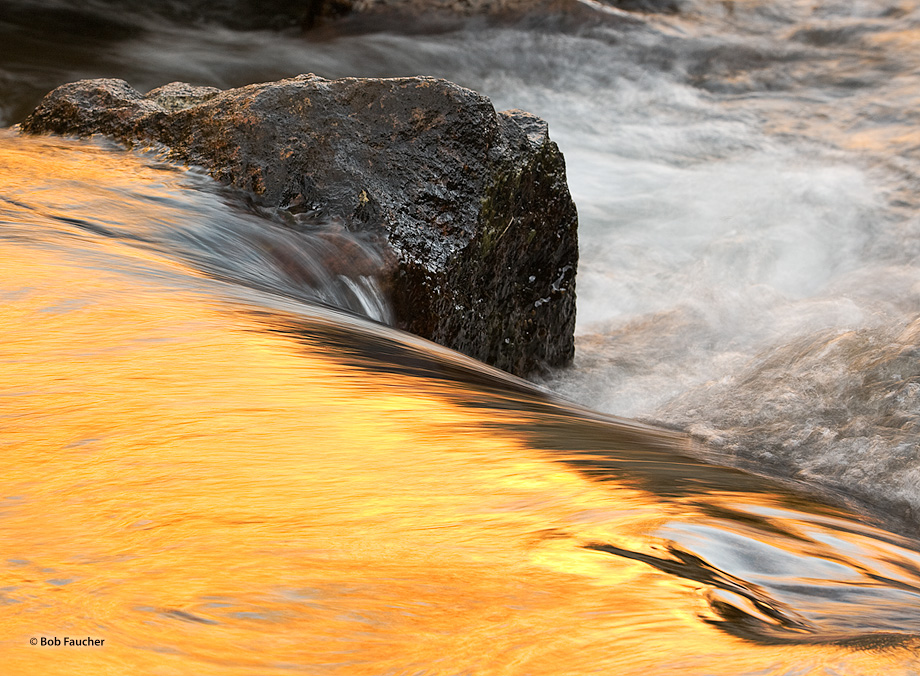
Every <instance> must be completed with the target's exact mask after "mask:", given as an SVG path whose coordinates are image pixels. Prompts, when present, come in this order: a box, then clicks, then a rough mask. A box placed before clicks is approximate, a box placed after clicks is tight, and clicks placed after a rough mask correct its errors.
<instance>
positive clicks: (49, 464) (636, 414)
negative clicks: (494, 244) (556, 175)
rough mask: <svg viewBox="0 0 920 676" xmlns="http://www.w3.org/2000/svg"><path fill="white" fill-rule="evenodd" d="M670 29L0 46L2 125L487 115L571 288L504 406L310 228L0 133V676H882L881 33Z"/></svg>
mask: <svg viewBox="0 0 920 676" xmlns="http://www.w3.org/2000/svg"><path fill="white" fill-rule="evenodd" d="M678 4H679V9H680V11H679V12H677V13H676V14H660V15H652V14H638V13H631V12H626V11H623V10H621V9H616V8H614V9H611V8H609V7H608V8H607V10H606V11H604V10H603V8H601V9H597V10H596V11H597V16H596V17H595V18H585V17H586V16H588V17H590V16H591V15H585V14H583V13H581V14H578V15H577V17H576V18H572V17H570V18H569V19H559V18H558V17H556V18H553V17H544V16H533V17H530V18H529V19H528V20H526V21H518V22H515V23H510V24H509V23H500V22H494V21H493V22H486V21H484V20H478V19H473V20H469V21H462V22H459V21H455V22H448V23H446V24H437V25H422V26H420V27H417V28H416V29H412V30H398V29H397V27H394V26H390V27H388V28H387V29H386V30H371V31H370V32H367V27H366V26H365V27H363V28H362V30H363V31H364V32H362V33H361V34H352V33H350V32H349V31H348V30H346V29H344V28H343V29H341V30H333V29H325V30H323V31H322V32H321V33H306V34H301V33H299V32H293V31H281V32H277V31H276V32H271V31H268V30H260V31H241V30H235V29H232V28H227V27H225V26H216V25H211V24H208V23H206V22H199V23H194V22H193V23H189V22H183V23H180V22H178V21H176V20H175V18H174V17H171V16H170V15H168V14H163V15H158V16H154V15H152V14H150V13H149V12H148V10H147V9H146V8H143V7H141V6H140V4H137V5H135V4H130V3H128V5H127V6H129V8H133V9H131V11H128V10H124V11H123V12H121V13H117V14H115V13H112V12H113V6H112V4H111V3H105V2H99V3H95V4H93V3H90V4H88V5H86V6H85V7H82V8H81V6H80V5H78V4H70V3H68V2H64V1H61V2H59V3H53V4H51V5H42V4H40V3H39V4H31V3H28V2H23V3H15V5H14V7H15V9H16V11H7V13H6V14H0V20H2V21H0V31H2V32H3V34H4V38H5V40H6V42H7V44H8V45H9V46H10V50H9V52H8V55H7V56H4V57H3V61H2V62H0V71H2V82H0V92H2V95H3V107H2V110H3V113H4V116H5V118H4V122H5V123H6V124H9V125H12V124H14V123H15V122H17V121H18V120H19V119H21V117H22V116H23V115H24V113H25V112H27V111H28V110H29V108H30V107H31V106H33V105H34V104H35V103H36V97H38V96H40V95H41V94H43V93H44V92H46V91H47V90H48V89H50V88H51V87H53V86H55V85H56V84H59V83H61V82H64V81H66V80H71V79H74V78H77V77H88V76H112V77H123V78H125V79H127V80H128V81H130V82H131V83H132V84H134V85H135V86H137V87H139V88H141V89H144V88H151V87H154V86H158V85H161V84H163V83H165V82H168V81H171V80H188V81H193V82H195V83H196V84H208V85H216V86H222V87H226V86H232V85H238V84H244V83H246V82H253V81H260V80H267V79H272V78H275V77H282V76H290V75H294V74H297V73H300V72H316V73H318V74H320V75H322V76H326V77H335V76H343V75H356V76H396V75H412V74H426V75H435V76H440V77H446V78H448V79H451V80H453V81H456V82H458V83H459V84H461V85H464V86H468V87H471V88H473V89H476V90H477V91H481V92H483V93H485V94H487V95H489V96H490V97H491V98H492V99H493V101H494V102H495V105H496V108H499V109H502V108H510V107H515V108H522V109H526V110H530V111H532V112H534V113H536V114H539V115H540V116H542V117H544V118H545V119H547V120H548V121H549V124H550V127H551V129H552V133H553V137H554V138H555V139H557V140H558V142H559V144H560V146H561V148H562V149H563V151H564V152H565V154H566V159H567V164H568V175H569V182H570V185H571V189H572V193H573V196H574V197H575V200H576V203H577V204H578V207H579V214H580V239H581V247H582V251H581V264H580V265H581V267H580V269H579V275H578V294H579V325H578V332H577V343H576V345H577V353H576V359H575V364H574V366H573V367H572V368H569V369H564V370H560V371H558V372H553V373H549V374H547V375H545V376H544V377H543V378H542V380H541V381H540V382H539V384H538V385H534V384H531V383H526V382H524V381H521V380H518V379H516V378H513V377H511V376H508V375H505V374H503V373H501V372H499V371H497V370H495V369H491V368H489V367H487V366H484V365H482V364H479V363H477V362H475V361H473V360H471V359H469V358H466V357H463V356H461V355H458V354H456V353H452V352H451V351H449V350H447V349H445V348H441V347H438V346H435V345H433V344H430V343H427V342H425V341H423V340H421V339H418V338H414V337H412V336H409V335H407V334H403V333H401V332H399V331H397V330H395V329H392V328H390V327H389V326H388V323H389V322H390V319H391V314H390V309H389V305H388V301H387V298H386V295H385V293H384V292H382V291H381V290H380V289H378V288H377V286H376V284H375V282H374V279H373V275H372V274H371V272H370V271H372V270H373V269H374V266H376V265H377V264H378V263H379V261H378V258H377V257H378V253H377V252H376V251H375V249H374V246H373V244H372V243H371V242H368V241H364V240H362V238H361V237H360V236H359V235H355V234H353V233H350V232H348V231H346V230H345V229H344V228H343V227H342V226H341V224H339V223H337V222H335V221H322V220H309V219H299V220H297V221H296V222H295V221H292V219H291V218H289V217H288V216H287V215H285V214H284V213H281V212H274V211H271V210H267V209H264V208H261V207H258V206H254V205H252V204H251V203H249V202H248V201H247V200H246V198H245V196H244V195H240V194H237V193H234V192H232V191H229V190H228V189H226V188H224V187H221V186H218V185H217V184H215V183H214V182H213V181H212V180H211V179H209V178H208V177H206V176H204V175H203V174H201V173H200V172H198V171H197V170H195V169H187V168H181V167H177V166H174V165H171V164H169V163H166V162H164V161H163V160H162V158H159V157H158V156H156V155H155V154H152V153H146V154H144V153H135V152H130V151H126V150H124V149H121V148H119V147H116V146H114V145H111V144H108V143H105V142H103V141H101V140H88V141H76V140H71V139H63V138H57V137H42V138H30V137H24V136H20V135H19V134H18V133H17V131H16V129H15V128H12V129H10V130H8V131H5V132H3V133H2V134H0V296H2V299H3V303H2V305H0V326H2V333H0V363H2V369H0V420H2V421H3V425H2V433H0V446H2V454H3V458H4V459H5V461H6V462H5V471H4V480H3V482H2V491H0V537H2V541H3V543H4V544H3V545H2V547H3V552H2V553H3V556H2V557H0V577H2V581H0V606H2V610H3V613H2V615H0V627H2V631H0V647H2V653H3V655H4V659H3V669H2V671H3V673H4V674H6V673H9V674H11V675H14V674H26V673H35V672H38V673H42V674H74V673H92V674H97V673H112V674H127V673H137V674H148V673H149V674H168V673H179V674H185V673H195V674H276V673H277V674H281V673H292V672H293V673H309V674H319V673H331V674H342V675H352V674H368V675H370V674H375V675H377V674H416V673H419V674H422V673H424V674H444V675H448V674H503V675H504V674H547V675H550V674H553V675H558V674H587V673H604V674H656V675H657V674H662V675H667V674H675V675H677V674H681V675H683V674H699V675H701V676H702V675H703V674H706V675H715V674H725V675H726V676H739V675H742V674H750V675H751V676H753V675H754V674H764V675H765V674H771V675H772V674H775V675H780V674H789V675H791V674H852V675H860V676H865V675H874V674H878V675H880V676H881V675H885V676H887V675H889V674H897V675H904V676H908V675H916V674H918V673H920V542H918V541H917V540H916V539H915V533H916V529H917V526H918V524H920V517H918V516H917V515H918V513H920V512H918V509H920V454H918V450H917V431H918V428H917V425H918V420H920V417H918V416H920V408H918V402H920V370H918V366H917V363H918V362H917V347H916V346H917V344H918V342H917V341H918V334H920V324H918V310H920V295H918V294H920V268H918V266H917V256H918V254H920V247H918V242H920V239H918V223H920V222H918V220H917V217H916V213H917V212H916V206H917V198H916V189H917V185H918V181H917V175H918V174H917V172H918V169H920V165H918V157H917V153H916V151H917V146H916V134H917V127H916V123H917V121H918V120H917V119H916V116H917V113H916V112H915V111H916V110H917V104H918V96H920V95H918V94H917V92H920V82H918V81H917V79H918V77H920V75H918V73H920V70H918V66H920V52H918V48H917V45H920V35H918V34H917V31H918V30H920V28H918V26H920V9H918V7H917V6H916V5H915V4H913V3H909V2H901V3H887V4H886V3H834V2H823V3H818V4H815V3H798V2H794V1H792V0H787V1H786V2H784V3H780V4H776V3H770V4H760V3H757V2H741V1H736V2H720V3H715V2H704V1H702V0H699V1H697V2H685V3H678ZM624 6H625V5H624ZM592 11H594V10H592ZM55 12H57V14H55ZM106 12H109V14H106ZM74 16H76V17H82V19H81V21H82V23H81V24H80V25H82V26H84V27H87V26H89V27H90V28H92V30H89V29H87V30H86V31H84V34H83V37H82V38H81V39H80V40H77V41H74V42H70V43H67V44H64V45H62V46H61V47H59V48H52V45H54V44H55V43H56V41H58V40H59V39H60V36H61V32H62V31H63V32H65V33H66V26H67V25H68V24H67V21H70V20H71V19H73V18H74ZM62 17H63V18H62ZM67 17H70V19H68V18H67ZM38 19H41V21H39V20H38ZM65 19H67V20H66V21H65ZM576 19H577V20H576ZM402 28H403V29H405V26H403V27H402ZM56 50H57V51H56ZM55 54H58V55H59V56H58V57H55ZM566 400H569V401H574V402H577V403H567V402H566ZM613 416H622V417H613ZM54 637H58V638H60V639H61V640H63V638H64V637H69V638H71V639H77V640H83V639H85V638H87V637H89V638H92V639H95V640H104V643H102V644H100V645H95V646H86V645H84V646H77V647H74V646H70V647H65V646H56V645H41V639H44V640H45V641H46V642H47V641H48V640H50V639H51V638H54ZM31 639H36V642H37V643H39V645H35V646H33V645H31V644H30V640H31Z"/></svg>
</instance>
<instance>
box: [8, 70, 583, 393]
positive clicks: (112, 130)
mask: <svg viewBox="0 0 920 676" xmlns="http://www.w3.org/2000/svg"><path fill="white" fill-rule="evenodd" d="M21 131H23V132H26V133H57V134H68V135H79V136H86V135H91V134H103V135H106V136H109V137H111V138H114V139H116V140H118V141H120V142H122V143H124V144H126V145H128V146H144V147H147V146H156V145H160V144H161V145H162V146H165V151H166V152H167V154H168V155H169V156H170V157H171V158H172V159H174V160H177V161H181V162H184V163H188V164H194V165H199V166H202V167H204V168H205V169H206V170H207V171H208V172H210V174H211V175H212V176H214V177H215V178H216V179H218V180H219V181H222V182H224V183H228V184H232V185H234V186H236V187H238V188H241V189H244V190H247V191H250V192H251V193H253V194H254V195H255V196H256V199H257V200H259V201H260V202H261V203H262V204H264V205H266V206H269V207H277V208H281V209H287V210H288V211H290V212H298V211H309V212H311V213H317V212H318V213H323V214H326V215H328V216H330V217H333V218H337V219H341V220H342V221H343V222H344V224H345V226H346V227H347V228H348V229H350V230H352V231H359V232H364V233H367V234H368V236H370V237H372V238H376V239H377V240H378V241H379V243H380V246H381V247H382V249H383V250H384V252H385V258H386V259H387V261H388V263H387V265H386V269H385V270H384V271H383V273H382V283H383V286H384V288H385V289H386V290H387V292H388V293H389V296H390V298H391V300H392V302H393V306H394V312H395V315H396V321H397V325H398V326H399V327H400V328H403V329H405V330H407V331H410V332H412V333H415V334H417V335H420V336H422V337H424V338H428V339H430V340H433V341H435V342H438V343H440V344H442V345H445V346H447V347H451V348H453V349H455V350H459V351H460V352H463V353H465V354H467V355H469V356H471V357H474V358H476V359H479V360H481V361H484V362H486V363H489V364H492V365H494V366H497V367H499V368H502V369H504V370H506V371H509V372H511V373H514V374H518V375H525V374H528V373H531V372H533V371H534V370H536V369H540V368H541V367H545V366H559V365H563V364H566V363H568V362H569V361H570V360H571V359H572V356H573V354H574V339H573V331H574V323H575V271H576V265H577V257H578V247H577V215H576V211H575V205H574V204H573V202H572V199H571V197H570V195H569V191H568V187H567V185H566V180H565V164H564V160H563V157H562V154H561V153H560V151H559V149H558V148H557V146H556V144H555V143H553V142H552V141H551V140H550V138H549V135H548V130H547V126H546V124H545V123H544V122H543V121H542V120H540V119H539V118H536V117H534V116H533V115H530V114H528V113H525V112H522V111H505V112H501V113H497V112H496V111H495V109H494V108H493V107H492V104H491V102H490V101H489V99H488V98H486V97H485V96H482V95H480V94H477V93H476V92H473V91H471V90H469V89H464V88H463V87H460V86H458V85H456V84H453V83H450V82H447V81H445V80H438V79H434V78H427V77H414V78H394V79H355V78H345V79H340V80H325V79H323V78H320V77H317V76H315V75H302V76H299V77H295V78H291V79H287V80H281V81H279V82H271V83H266V84H255V85H250V86H247V87H241V88H238V89H230V90H226V91H221V90H218V89H214V88H209V87H193V86H191V85H187V84H182V83H173V84H171V85H167V86H165V87H160V88H158V89H155V90H153V91H151V92H149V93H148V94H146V95H143V94H141V93H139V92H137V91H136V90H134V89H132V88H131V87H130V86H129V85H128V84H127V83H125V82H124V81H122V80H113V79H102V80H82V81H80V82H75V83H71V84H66V85H63V86H61V87H58V88H57V89H55V90H54V91H53V92H51V93H50V94H48V95H47V96H46V97H45V99H44V100H43V101H42V102H41V103H40V104H39V106H38V107H37V108H36V109H35V111H33V112H32V114H31V115H29V116H28V118H27V119H26V120H25V121H24V122H23V123H22V125H21Z"/></svg>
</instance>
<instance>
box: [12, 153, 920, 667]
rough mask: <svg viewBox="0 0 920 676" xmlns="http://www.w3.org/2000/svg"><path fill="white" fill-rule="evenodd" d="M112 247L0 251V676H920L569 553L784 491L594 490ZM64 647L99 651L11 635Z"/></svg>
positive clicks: (648, 576)
mask: <svg viewBox="0 0 920 676" xmlns="http://www.w3.org/2000/svg"><path fill="white" fill-rule="evenodd" d="M124 161H125V162H131V160H130V159H125V160H124ZM7 166H8V165H7ZM112 170H113V171H115V169H112ZM93 171H95V172H97V173H96V174H94V175H98V174H99V173H100V172H101V171H102V170H100V169H99V167H96V168H95V169H94V170H93ZM102 178H105V177H104V176H103V177H102ZM0 227H3V226H0ZM106 246H108V245H105V244H104V243H101V242H97V243H96V244H94V245H93V247H95V248H93V247H89V249H88V250H87V252H84V253H86V256H87V258H86V259H85V260H83V261H78V260H77V259H76V258H75V257H74V256H75V254H68V253H66V252H61V251H56V250H54V249H52V248H49V247H48V246H46V245H44V244H42V243H40V242H38V243H34V242H33V243H27V242H22V241H19V242H17V241H14V240H8V241H3V242H0V256H2V265H0V293H2V294H3V300H4V302H3V304H2V305H0V327H2V341H0V365H2V366H0V368H2V377H0V420H2V426H3V432H2V435H0V453H2V457H3V458H4V461H5V464H4V468H5V469H4V477H3V483H2V494H0V542H2V543H3V544H2V557H0V575H2V580H0V603H2V604H4V605H2V614H0V653H2V654H3V668H2V673H3V674H4V676H17V675H20V674H30V675H31V674H34V673H41V674H46V675H54V674H94V675H95V674H157V675H160V674H163V675H165V674H181V675H185V674H202V675H206V674H222V675H233V674H274V673H278V674H282V673H292V672H293V673H309V674H342V675H364V674H367V675H370V674H415V673H426V674H445V675H447V674H467V673H468V674H484V675H487V674H496V675H498V674H547V675H549V674H554V675H559V674H590V673H602V674H711V675H721V674H725V675H737V674H743V673H751V674H753V673H757V674H781V673H793V671H790V670H793V669H794V673H796V674H826V673H851V674H892V675H893V674H911V673H917V672H916V670H915V669H916V666H917V662H916V660H915V656H916V654H915V649H916V644H914V646H913V648H912V647H910V646H907V647H904V646H901V647H894V648H886V649H883V650H868V651H865V650H854V649H853V648H852V647H847V646H843V645H833V644H781V643H780V644H776V645H770V644H766V643H762V642H761V643H758V642H754V641H749V640H746V639H743V638H739V637H736V636H733V635H731V634H730V633H727V632H725V631H723V630H721V629H720V628H718V627H717V626H715V625H714V624H711V623H707V622H706V621H704V620H707V619H709V620H712V617H711V606H710V602H709V601H707V598H708V595H709V594H710V593H711V592H712V589H711V586H710V585H707V584H706V583H705V582H694V581H691V580H689V579H686V578H682V577H679V576H675V575H672V574H669V573H667V572H665V571H663V570H661V569H660V568H656V567H655V566H654V565H649V563H647V562H645V561H643V560H636V559H630V558H624V557H621V556H611V555H610V554H609V553H606V552H604V551H599V550H597V549H590V548H589V547H588V546H589V545H591V544H592V543H598V542H600V543H611V542H612V543H615V544H616V546H617V547H620V548H626V549H630V550H632V551H636V552H645V553H647V554H649V555H651V554H654V553H656V552H658V553H660V552H661V551H663V550H664V548H665V546H666V545H667V543H668V541H669V540H668V537H667V533H668V532H673V533H677V532H678V531H680V529H681V527H682V526H681V524H694V523H697V522H699V521H705V520H706V519H707V518H708V519H709V520H710V522H713V523H714V521H713V519H712V518H711V515H707V511H706V505H710V506H712V505H716V506H718V505H724V506H725V507H726V508H729V507H730V506H731V504H732V502H733V501H734V502H743V503H744V505H745V508H746V509H752V508H756V507H758V506H759V508H761V509H763V510H766V511H769V510H775V509H777V508H778V505H780V503H782V501H781V500H779V499H778V498H775V497H773V496H771V495H770V494H768V493H764V494H762V495H754V494H750V493H746V492H744V493H737V494H736V493H732V492H730V491H726V492H724V493H722V494H714V493H712V494H708V495H703V496H696V497H695V498H694V499H693V500H691V499H680V498H674V499H670V500H665V499H662V498H661V496H659V495H655V494H654V493H653V492H649V491H647V490H643V489H642V488H641V487H638V486H637V485H633V484H630V482H628V481H617V480H612V479H610V478H609V477H608V478H607V480H605V481H595V480H592V479H591V478H590V477H589V475H588V474H587V473H585V472H582V471H578V470H576V469H575V468H574V467H573V466H569V465H566V464H564V463H560V462H559V461H558V460H557V459H555V458H554V457H552V456H551V455H550V454H549V453H547V452H544V451H541V450H540V449H539V448H538V447H534V446H533V445H532V444H530V443H529V442H528V438H529V437H528V435H527V430H528V429H529V428H530V426H531V422H532V421H531V420H530V417H529V416H531V414H525V413H523V412H518V411H516V410H508V409H505V410H499V409H498V408H495V409H493V410H489V409H488V408H483V407H478V408H474V407H468V406H463V405H460V404H459V403H458V402H457V392H458V391H460V390H462V389H463V388H464V387H468V388H469V390H470V391H473V390H475V388H474V387H472V386H463V385H462V384H457V383H451V382H449V381H438V380H436V379H429V380H425V379H420V378H416V377H412V376H410V375H405V374H400V373H398V372H383V371H381V370H376V369H374V368H367V369H365V368H360V367H357V366H348V365H343V363H342V359H340V358H339V355H337V354H336V353H335V350H334V349H333V348H332V347H330V346H329V345H324V344H322V343H321V342H319V341H313V342H312V343H311V342H310V340H309V339H307V338H301V339H299V340H295V338H293V337H291V336H288V335H284V334H283V333H280V332H269V331H267V330H266V325H265V323H264V320H257V319H255V318H253V316H252V315H250V314H248V313H247V312H245V311H243V310H242V309H240V310H236V311H234V310H233V309H232V306H230V305H228V304H227V303H226V302H222V301H220V300H219V299H218V298H217V297H216V296H214V295H210V294H209V293H207V292H206V291H205V290H203V288H204V287H201V288H196V287H195V285H194V284H193V283H191V282H190V283H189V284H188V285H187V286H186V287H185V288H183V287H182V285H177V284H173V283H171V282H170V281H169V279H168V276H165V277H163V278H161V279H158V278H157V277H155V276H152V275H149V274H133V273H131V272H130V271H125V270H118V269H116V267H114V266H106V265H103V264H101V263H98V262H94V261H95V260H96V259H94V258H93V256H92V254H93V251H97V250H98V251H104V250H105V247H106ZM112 246H113V247H114V246H115V245H114V244H113V245H112ZM496 423H500V426H499V425H497V424H496ZM515 426H517V427H518V428H520V429H519V431H518V432H515ZM701 505H702V507H701ZM751 533H752V537H755V538H756V537H762V533H760V532H759V531H756V529H752V531H751ZM675 537H676V536H675ZM854 537H855V536H854ZM860 546H861V547H862V548H861V549H860V550H859V551H861V552H867V551H868V552H871V551H873V550H872V549H871V548H872V546H873V545H872V544H871V543H869V544H865V543H863V544H861V545H860ZM819 554H821V553H820V552H819ZM821 555H824V554H821ZM898 555H900V554H898ZM841 556H842V555H841ZM914 582H916V580H914ZM65 636H67V637H71V638H73V637H79V638H82V637H85V636H89V637H93V638H96V639H104V641H105V643H104V645H102V646H98V647H66V648H65V647H63V646H59V647H49V646H45V647H41V646H36V647H33V646H30V645H29V640H30V638H33V637H47V638H50V637H58V638H59V639H63V637H65ZM834 670H836V671H834Z"/></svg>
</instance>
